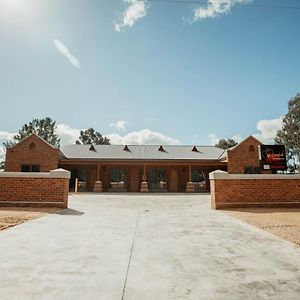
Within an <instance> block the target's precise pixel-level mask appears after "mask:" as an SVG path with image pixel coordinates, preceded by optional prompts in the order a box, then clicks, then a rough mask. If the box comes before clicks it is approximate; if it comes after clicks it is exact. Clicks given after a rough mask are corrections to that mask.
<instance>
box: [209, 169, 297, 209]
mask: <svg viewBox="0 0 300 300" xmlns="http://www.w3.org/2000/svg"><path fill="white" fill-rule="evenodd" d="M212 174H213V173H212ZM225 174H227V173H225ZM227 175H228V176H229V177H228V178H227V179H222V178H219V179H218V178H214V179H212V176H211V180H210V184H211V206H212V208H214V209H220V208H232V207H250V206H262V207H267V206H278V207H296V206H297V207H298V206H299V207H300V176H297V175H271V174H270V175H265V174H264V175H229V174H227ZM225 176H226V175H225ZM235 177H236V178H235ZM237 177H239V178H241V179H239V178H237ZM250 177H253V178H252V179H251V178H250Z"/></svg>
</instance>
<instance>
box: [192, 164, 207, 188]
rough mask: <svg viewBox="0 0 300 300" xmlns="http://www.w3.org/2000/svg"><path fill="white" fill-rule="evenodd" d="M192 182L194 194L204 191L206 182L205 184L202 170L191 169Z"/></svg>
mask: <svg viewBox="0 0 300 300" xmlns="http://www.w3.org/2000/svg"><path fill="white" fill-rule="evenodd" d="M192 182H193V183H194V186H195V192H201V191H205V189H206V182H205V173H204V171H203V170H202V169H193V170H192Z"/></svg>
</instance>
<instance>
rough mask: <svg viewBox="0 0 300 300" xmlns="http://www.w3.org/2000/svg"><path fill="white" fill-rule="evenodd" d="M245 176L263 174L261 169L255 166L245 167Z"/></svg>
mask: <svg viewBox="0 0 300 300" xmlns="http://www.w3.org/2000/svg"><path fill="white" fill-rule="evenodd" d="M244 174H261V169H260V167H253V166H249V167H245V168H244Z"/></svg>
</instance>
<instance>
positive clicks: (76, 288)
mask: <svg viewBox="0 0 300 300" xmlns="http://www.w3.org/2000/svg"><path fill="white" fill-rule="evenodd" d="M299 298H300V249H299V248H296V247H294V246H293V245H292V244H291V243H289V242H286V241H283V240H280V239H278V238H276V237H274V236H272V235H270V234H268V233H266V232H264V231H261V230H259V229H256V228H254V227H252V226H250V225H247V224H244V223H242V222H240V221H238V220H235V219H233V218H231V217H229V216H227V215H225V214H223V213H222V212H220V211H213V210H210V208H209V196H208V195H144V196H142V195H130V194H129V195H117V194H116V195H105V194H103V195H100V196H95V195H80V196H71V197H70V209H68V210H65V211H63V212H61V213H60V214H52V215H48V216H46V217H43V218H40V219H36V220H33V221H30V222H27V223H25V224H22V225H19V226H16V227H14V228H10V229H8V230H6V231H3V232H0V299H1V300H6V299H9V300H14V299H18V300H27V299H56V300H59V299H68V300H69V299H70V300H71V299H72V300H74V299H96V300H102V299H103V300H109V299H113V300H115V299H116V300H121V299H124V300H125V299H127V300H145V299H147V300H148V299H149V300H150V299H153V300H154V299H155V300H169V299H170V300H173V299H195V300H198V299H243V300H244V299H299Z"/></svg>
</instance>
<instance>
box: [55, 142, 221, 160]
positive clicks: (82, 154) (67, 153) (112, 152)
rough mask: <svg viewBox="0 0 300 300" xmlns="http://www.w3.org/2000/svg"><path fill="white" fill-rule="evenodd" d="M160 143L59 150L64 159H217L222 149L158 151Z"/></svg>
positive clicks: (74, 146)
mask: <svg viewBox="0 0 300 300" xmlns="http://www.w3.org/2000/svg"><path fill="white" fill-rule="evenodd" d="M160 146H161V145H127V147H128V148H129V151H125V150H124V145H94V148H95V150H94V151H91V150H89V149H90V147H91V145H68V146H63V147H61V149H60V151H61V152H62V154H63V156H64V157H65V158H66V159H82V160H86V159H88V160H89V159H92V160H96V159H99V160H101V159H105V160H219V159H220V157H222V155H223V154H224V152H225V151H224V150H223V149H220V148H218V147H214V146H196V147H197V150H198V152H196V151H192V150H193V147H194V146H170V145H163V149H164V150H165V151H159V148H160Z"/></svg>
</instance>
